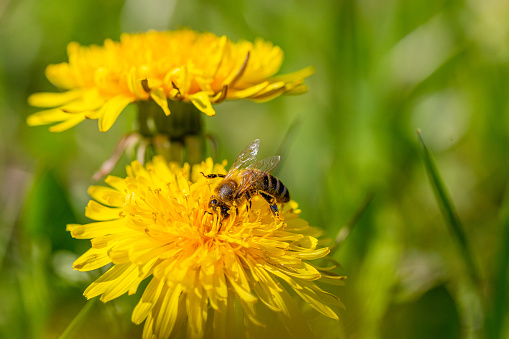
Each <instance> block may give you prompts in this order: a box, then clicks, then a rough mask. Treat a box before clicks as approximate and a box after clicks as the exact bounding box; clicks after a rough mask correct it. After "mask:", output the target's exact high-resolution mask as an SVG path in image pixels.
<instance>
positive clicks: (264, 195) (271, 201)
mask: <svg viewBox="0 0 509 339" xmlns="http://www.w3.org/2000/svg"><path fill="white" fill-rule="evenodd" d="M258 193H260V195H261V196H262V198H263V199H265V201H267V203H268V204H269V206H270V211H271V212H272V215H273V216H274V217H275V218H277V219H279V220H282V218H281V216H280V215H279V210H278V208H277V205H276V198H274V197H273V196H272V195H270V194H268V193H265V192H262V191H259V192H258Z"/></svg>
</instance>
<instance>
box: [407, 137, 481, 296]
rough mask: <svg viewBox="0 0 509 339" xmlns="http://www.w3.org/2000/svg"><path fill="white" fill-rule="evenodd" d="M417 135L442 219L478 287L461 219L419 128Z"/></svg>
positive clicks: (476, 272) (478, 281)
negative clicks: (455, 241)
mask: <svg viewBox="0 0 509 339" xmlns="http://www.w3.org/2000/svg"><path fill="white" fill-rule="evenodd" d="M417 136H418V138H419V141H420V142H421V146H422V158H423V161H424V166H425V167H426V172H427V174H428V178H429V180H430V183H431V186H432V188H433V191H434V192H435V197H436V199H437V202H438V205H439V207H440V210H441V212H442V215H443V216H444V219H445V221H446V223H447V225H449V228H450V231H451V233H452V234H453V236H454V237H455V238H456V240H457V242H458V245H459V250H460V253H461V256H462V258H463V261H464V262H465V265H466V266H467V268H468V272H469V274H470V278H471V279H472V282H473V283H474V284H475V285H476V286H477V287H479V284H480V278H479V271H478V270H477V267H476V265H475V263H474V259H473V257H472V254H471V252H470V249H469V246H468V243H467V239H466V237H465V232H464V231H463V227H462V225H461V221H460V219H459V217H458V214H457V212H456V209H455V208H454V205H453V204H452V201H451V199H450V197H449V194H448V192H447V190H446V188H445V185H444V183H443V181H442V179H441V177H440V174H439V172H438V169H437V166H436V164H435V161H434V160H433V156H432V154H431V152H430V151H429V149H428V147H427V146H426V144H425V143H424V139H423V137H422V133H421V130H420V129H418V130H417Z"/></svg>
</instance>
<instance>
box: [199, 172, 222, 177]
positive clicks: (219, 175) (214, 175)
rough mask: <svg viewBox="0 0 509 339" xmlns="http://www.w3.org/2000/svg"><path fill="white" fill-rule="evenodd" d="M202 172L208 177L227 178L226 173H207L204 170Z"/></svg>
mask: <svg viewBox="0 0 509 339" xmlns="http://www.w3.org/2000/svg"><path fill="white" fill-rule="evenodd" d="M200 173H201V174H202V175H203V176H204V177H205V178H207V179H214V178H226V174H205V173H203V172H200Z"/></svg>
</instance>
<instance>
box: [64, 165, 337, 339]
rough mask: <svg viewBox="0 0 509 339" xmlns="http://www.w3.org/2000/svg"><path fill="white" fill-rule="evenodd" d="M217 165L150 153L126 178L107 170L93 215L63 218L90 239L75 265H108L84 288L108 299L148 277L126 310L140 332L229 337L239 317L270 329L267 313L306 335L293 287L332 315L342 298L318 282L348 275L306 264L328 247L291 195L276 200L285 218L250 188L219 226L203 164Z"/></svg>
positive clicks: (214, 168)
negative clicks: (245, 202) (246, 202)
mask: <svg viewBox="0 0 509 339" xmlns="http://www.w3.org/2000/svg"><path fill="white" fill-rule="evenodd" d="M224 165H225V164H224V163H223V164H215V165H214V164H213V162H212V160H211V159H210V158H209V159H207V160H206V161H205V162H202V163H201V164H198V165H194V166H193V167H192V168H191V167H190V166H189V165H188V164H184V166H182V167H180V166H179V165H176V164H170V165H168V163H167V162H166V161H165V160H164V159H163V158H162V157H155V158H154V159H153V161H152V162H150V163H148V164H147V165H146V167H143V166H142V165H141V164H140V163H138V162H136V161H135V162H133V163H132V164H131V165H130V166H128V167H127V172H128V176H127V177H126V178H119V177H113V176H110V177H108V178H107V179H106V182H107V183H108V184H109V185H110V186H111V187H103V186H92V187H91V188H90V189H89V193H90V195H91V196H92V197H93V198H94V199H95V200H91V201H90V203H89V204H88V206H87V209H86V216H87V217H89V218H91V219H93V220H96V221H97V222H94V223H90V224H85V225H68V230H69V231H70V232H71V234H72V236H73V237H75V238H79V239H92V240H91V243H92V247H91V248H90V249H89V250H88V251H87V252H86V253H84V254H83V255H82V256H81V257H80V258H78V259H77V260H76V261H75V263H74V268H75V269H76V270H79V271H90V270H94V269H97V268H100V267H103V266H105V265H108V264H110V263H112V264H113V265H112V266H111V268H110V269H109V270H108V271H107V272H106V273H104V274H103V275H102V276H101V277H100V278H99V279H97V280H96V281H95V282H93V283H92V284H91V285H90V286H89V287H88V288H87V289H86V291H85V293H84V294H85V296H86V297H87V298H93V297H96V296H99V295H100V296H101V297H100V298H101V300H102V301H103V302H107V301H110V300H112V299H115V298H117V297H119V296H121V295H123V294H125V293H126V292H127V293H128V294H130V295H131V294H134V293H136V291H137V289H138V287H139V285H140V283H141V282H142V281H143V280H144V279H151V280H150V282H149V284H148V286H147V287H146V289H145V290H144V292H143V295H142V296H141V299H140V301H139V303H138V305H137V306H136V307H135V309H134V311H133V313H132V321H133V322H134V323H136V324H140V323H142V322H145V325H144V326H145V327H144V332H143V336H144V337H145V338H154V337H156V338H166V337H168V336H170V335H171V336H174V335H175V334H177V333H180V332H182V331H183V332H186V333H187V334H186V335H187V336H188V337H190V338H201V337H203V336H204V335H206V336H207V337H208V336H209V335H211V336H212V337H215V338H236V337H238V334H236V332H235V331H236V328H237V327H238V326H237V324H239V323H240V324H243V325H242V326H245V330H246V331H247V333H248V334H249V333H251V334H252V335H255V336H257V335H259V334H260V333H264V332H263V331H265V330H268V329H267V326H266V324H267V323H266V322H265V321H264V320H263V313H264V312H265V314H269V315H277V316H276V318H278V322H279V324H281V326H279V327H280V328H279V329H278V331H281V329H284V330H285V331H286V332H285V333H287V334H288V335H290V336H292V337H306V338H307V337H309V336H310V335H311V333H310V327H309V325H308V324H307V322H306V320H303V318H304V317H303V316H302V315H301V313H300V311H299V308H298V307H297V304H295V301H294V296H292V294H295V295H298V296H299V297H300V298H301V299H302V300H304V301H305V302H307V303H308V304H309V305H310V306H311V307H313V308H315V309H316V310H317V311H318V312H320V313H322V314H324V315H325V316H327V317H330V318H333V319H337V316H336V314H335V312H334V311H333V310H332V309H331V308H330V307H329V306H334V305H335V306H341V302H340V301H339V299H338V298H336V297H335V296H333V295H331V294H329V293H327V292H325V291H324V290H322V289H320V288H319V287H318V286H317V285H316V283H315V282H316V281H323V282H329V283H332V284H341V283H342V280H343V279H344V278H345V277H342V276H338V275H335V274H334V273H332V272H330V271H329V270H327V269H321V268H318V267H317V266H315V265H313V264H311V263H310V261H311V260H314V259H319V258H322V257H324V256H326V255H327V254H328V252H329V249H328V248H327V247H321V246H319V244H318V240H317V236H318V235H319V231H318V230H317V229H315V228H313V227H310V226H309V225H308V223H307V222H306V221H305V220H303V219H301V218H299V213H300V211H299V210H298V209H297V204H296V203H295V202H293V201H291V202H289V203H287V204H286V205H285V206H282V216H283V217H284V222H282V221H280V220H277V219H275V218H273V216H272V214H271V212H270V209H269V207H268V205H267V203H266V202H265V201H264V200H263V199H261V198H258V197H257V196H255V197H254V198H253V200H252V203H253V206H252V208H251V209H250V210H249V211H248V210H247V209H246V208H241V207H239V209H238V212H236V213H235V214H233V215H232V216H231V217H230V218H228V219H226V220H224V221H223V223H222V225H221V226H220V224H219V221H218V218H217V216H214V215H212V214H210V213H207V206H208V202H209V199H210V196H211V194H212V193H213V187H211V186H213V185H211V180H210V179H209V180H208V179H206V178H204V177H203V176H202V175H201V174H200V172H204V173H225V172H226V171H225V168H224ZM292 291H293V292H292ZM236 309H242V312H236V311H235V310H236ZM241 314H243V317H242V319H238V318H240V317H239V315H241ZM272 318H274V317H272ZM239 320H240V321H239ZM253 333H256V334H253Z"/></svg>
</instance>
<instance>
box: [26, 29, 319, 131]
mask: <svg viewBox="0 0 509 339" xmlns="http://www.w3.org/2000/svg"><path fill="white" fill-rule="evenodd" d="M67 54H68V56H69V61H68V62H64V63H60V64H55V65H49V66H48V67H47V69H46V77H47V78H48V80H49V81H50V82H52V83H53V84H54V85H55V86H57V87H59V88H60V89H62V90H64V92H62V93H36V94H33V95H32V96H30V97H29V99H28V101H29V103H30V104H31V105H32V106H37V107H44V108H47V109H46V110H43V111H40V112H38V113H35V114H32V115H31V116H29V117H28V120H27V122H28V124H29V125H46V124H52V123H58V124H56V125H54V126H52V127H51V128H50V130H51V131H63V130H66V129H68V128H71V127H73V126H75V125H76V124H78V123H80V122H81V121H83V120H84V119H98V120H99V129H100V130H101V131H107V130H108V129H109V128H110V127H111V126H112V125H113V123H114V122H115V120H116V119H117V117H118V116H119V115H120V113H121V112H122V110H123V109H124V108H125V107H126V106H127V105H128V104H129V103H132V102H137V101H146V100H151V101H154V102H155V103H156V104H157V105H159V106H160V108H161V109H162V111H163V112H164V113H165V114H166V115H169V114H170V109H169V106H168V100H174V101H184V102H189V103H192V104H193V105H194V106H195V107H196V108H198V109H199V110H200V111H202V112H203V113H205V114H207V115H209V116H211V115H214V114H215V111H214V109H213V108H212V104H216V103H219V102H221V101H223V100H225V99H228V100H231V99H250V100H254V101H259V102H262V101H267V100H271V99H273V98H275V97H277V96H279V95H282V94H299V93H303V92H305V91H306V90H307V87H306V85H304V83H303V82H304V78H305V77H307V76H309V75H311V74H312V73H313V68H312V67H308V68H305V69H302V70H300V71H297V72H295V73H292V74H287V75H280V76H274V75H275V74H276V73H277V72H278V71H279V69H280V67H281V64H282V62H283V51H282V50H281V49H280V48H279V47H277V46H274V45H272V44H271V43H270V42H267V41H263V40H261V39H259V40H256V41H255V42H254V43H251V42H248V41H240V42H238V43H234V42H232V41H231V40H229V39H228V38H227V37H226V36H222V37H218V36H216V35H214V34H212V33H198V32H195V31H192V30H189V29H182V30H177V31H169V32H156V31H150V32H147V33H142V34H123V35H122V36H121V37H120V42H115V41H112V40H106V41H105V42H104V45H102V46H96V45H92V46H80V45H79V44H78V43H75V42H72V43H70V44H69V45H68V48H67Z"/></svg>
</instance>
